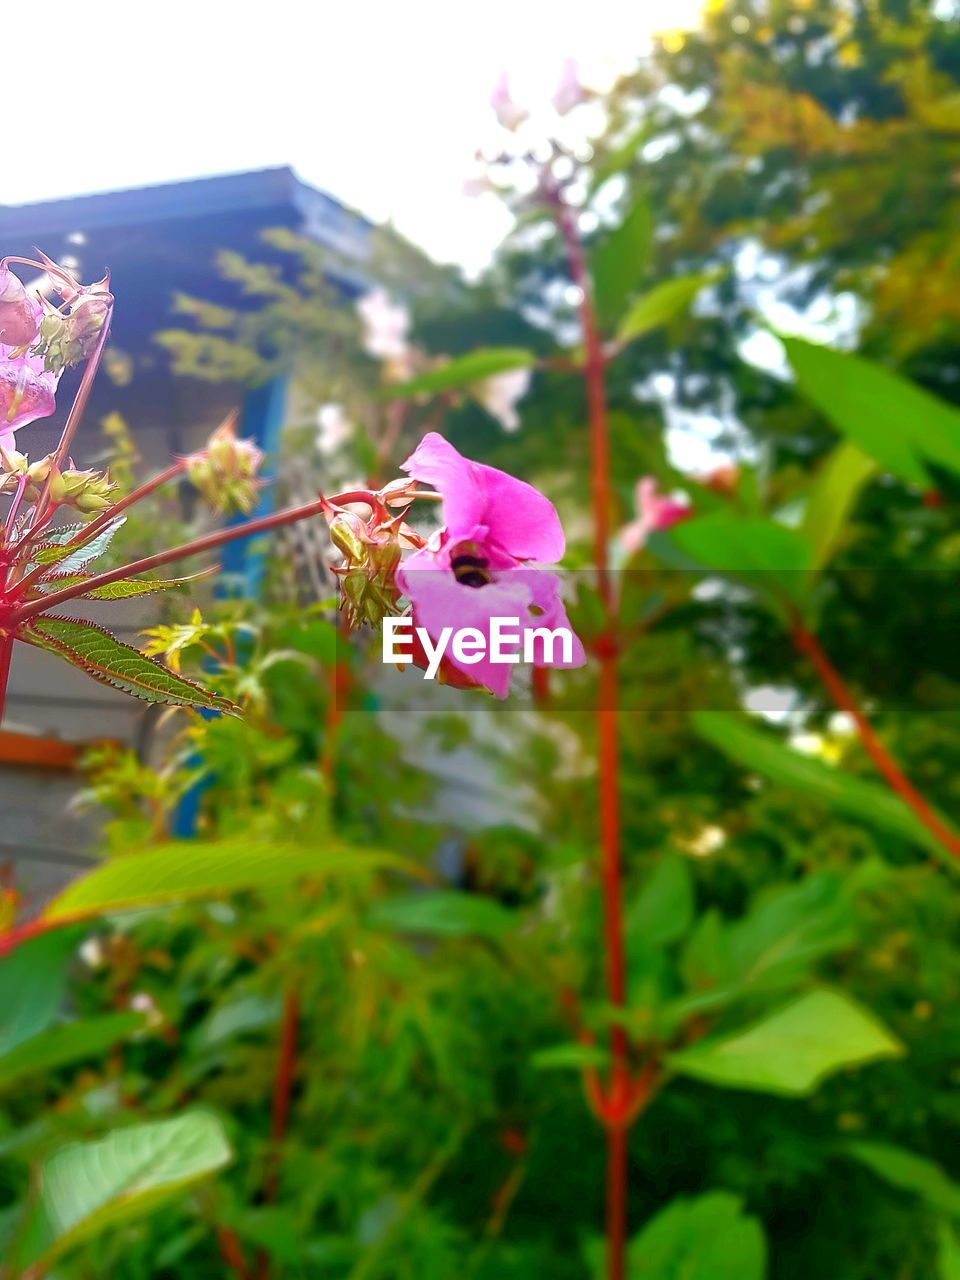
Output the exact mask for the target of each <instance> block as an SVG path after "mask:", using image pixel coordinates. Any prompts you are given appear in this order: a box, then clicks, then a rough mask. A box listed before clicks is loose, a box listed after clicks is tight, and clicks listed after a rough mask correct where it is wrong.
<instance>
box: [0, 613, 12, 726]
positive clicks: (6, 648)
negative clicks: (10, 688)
mask: <svg viewBox="0 0 960 1280" xmlns="http://www.w3.org/2000/svg"><path fill="white" fill-rule="evenodd" d="M12 657H13V633H12V632H5V633H4V634H3V635H0V721H2V720H3V713H4V710H5V709H6V705H7V681H8V680H9V679H10V659H11V658H12Z"/></svg>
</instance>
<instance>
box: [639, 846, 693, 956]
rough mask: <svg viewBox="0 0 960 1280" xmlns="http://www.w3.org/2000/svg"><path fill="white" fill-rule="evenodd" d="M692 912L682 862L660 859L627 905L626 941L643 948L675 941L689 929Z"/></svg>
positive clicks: (687, 868)
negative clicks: (634, 942)
mask: <svg viewBox="0 0 960 1280" xmlns="http://www.w3.org/2000/svg"><path fill="white" fill-rule="evenodd" d="M693 910H694V903H693V879H692V877H691V875H690V866H689V864H688V863H687V861H686V859H685V858H680V857H677V856H674V855H667V856H666V857H663V858H660V859H659V860H658V861H657V863H656V865H655V866H654V868H653V871H652V872H651V873H650V875H649V876H648V878H647V880H646V883H645V884H644V885H643V887H642V889H641V890H640V892H639V893H638V894H637V895H636V896H635V897H634V898H633V899H632V901H631V902H630V903H629V904H628V906H627V911H626V916H625V926H626V935H627V939H628V940H631V939H632V940H635V941H636V942H637V943H638V944H643V945H645V946H647V947H662V946H666V945H667V944H668V943H671V942H676V940H677V939H678V938H682V937H683V935H684V934H685V933H686V932H687V930H688V929H689V928H690V925H691V924H692V922H693Z"/></svg>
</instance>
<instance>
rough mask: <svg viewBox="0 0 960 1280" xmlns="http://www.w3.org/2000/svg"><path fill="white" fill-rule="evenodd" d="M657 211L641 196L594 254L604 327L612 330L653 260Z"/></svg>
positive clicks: (600, 318) (598, 306)
mask: <svg viewBox="0 0 960 1280" xmlns="http://www.w3.org/2000/svg"><path fill="white" fill-rule="evenodd" d="M652 245H653V214H652V213H651V211H650V203H649V201H648V200H647V198H646V196H644V195H642V194H641V195H639V196H638V197H637V198H636V200H635V201H634V203H633V205H632V206H631V208H630V209H629V210H628V212H627V215H626V217H625V218H624V219H623V221H622V222H621V223H620V225H619V226H618V227H616V228H615V229H614V230H613V231H611V232H610V233H609V235H607V236H606V238H605V239H604V240H602V241H601V242H600V244H599V245H597V247H596V249H594V251H593V253H592V254H591V256H590V274H591V277H592V279H593V302H594V307H595V308H596V312H597V319H598V321H599V324H600V328H601V330H603V331H604V332H606V331H607V330H608V329H612V328H613V327H614V326H615V324H616V322H617V320H618V319H619V318H620V316H621V314H622V313H623V310H624V308H625V307H626V305H627V302H628V301H629V299H630V297H631V295H632V294H633V292H634V291H635V289H636V286H637V284H638V283H639V282H640V280H641V278H642V276H643V273H644V271H646V269H647V265H648V263H649V261H650V249H651V247H652Z"/></svg>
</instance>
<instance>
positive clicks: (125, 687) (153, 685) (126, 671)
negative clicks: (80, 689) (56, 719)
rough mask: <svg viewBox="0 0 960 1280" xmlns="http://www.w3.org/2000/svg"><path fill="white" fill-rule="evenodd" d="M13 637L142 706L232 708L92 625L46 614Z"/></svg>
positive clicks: (228, 709) (218, 709) (206, 708)
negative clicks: (139, 699) (136, 699)
mask: <svg viewBox="0 0 960 1280" xmlns="http://www.w3.org/2000/svg"><path fill="white" fill-rule="evenodd" d="M18 635H19V638H20V639H21V640H25V641H26V642H27V643H28V644H32V645H35V646H36V647H37V648H39V649H46V650H47V651H48V652H50V653H55V654H56V655H57V656H58V657H60V658H63V659H64V660H65V661H66V662H69V663H70V664H71V666H74V667H77V668H78V669H79V670H81V671H83V672H85V673H86V674H87V675H88V676H92V678H93V679H94V680H98V681H99V682H100V683H101V684H108V685H111V686H112V687H113V688H114V689H120V690H122V691H123V692H124V693H129V694H130V695H131V696H133V697H135V698H141V699H143V700H144V701H146V702H161V703H164V704H166V705H168V706H178V707H202V708H203V709H204V710H208V711H221V712H224V713H230V712H234V711H236V709H237V708H236V706H235V705H234V704H233V703H232V702H230V701H228V699H226V698H221V697H220V696H219V695H218V694H215V693H209V692H208V691H207V690H206V689H203V688H201V687H200V685H198V684H195V683H194V682H193V681H192V680H187V679H185V677H183V676H179V675H175V674H174V673H173V672H172V671H170V670H168V669H167V668H166V667H165V666H163V664H162V663H160V662H158V661H157V660H156V659H155V658H149V657H147V655H146V654H144V653H141V652H140V650H139V649H134V648H133V646H132V645H128V644H123V643H122V642H121V641H120V640H117V639H115V638H114V637H113V636H112V635H111V634H110V633H109V631H107V630H105V629H104V628H103V627H100V626H97V625H96V623H93V622H81V621H79V620H78V619H76V618H58V617H53V616H51V615H46V616H40V617H38V618H32V619H31V620H30V621H29V622H28V623H27V624H26V625H25V626H24V627H23V628H22V629H21V630H20V632H19V633H18Z"/></svg>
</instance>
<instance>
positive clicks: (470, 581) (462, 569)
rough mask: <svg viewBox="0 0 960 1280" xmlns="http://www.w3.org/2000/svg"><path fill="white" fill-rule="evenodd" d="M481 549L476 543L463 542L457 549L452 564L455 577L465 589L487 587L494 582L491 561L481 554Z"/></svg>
mask: <svg viewBox="0 0 960 1280" xmlns="http://www.w3.org/2000/svg"><path fill="white" fill-rule="evenodd" d="M479 551H480V548H479V547H478V546H477V544H476V543H475V542H461V544H460V545H459V546H458V547H457V548H456V555H454V556H453V557H452V558H451V560H450V564H451V566H452V568H453V576H454V577H455V578H456V580H457V581H458V582H459V583H460V584H461V585H462V586H464V587H485V586H486V585H487V583H488V582H492V581H493V578H492V577H491V575H490V569H489V563H490V562H489V561H488V560H484V559H483V557H482V556H481V555H480V554H479Z"/></svg>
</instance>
